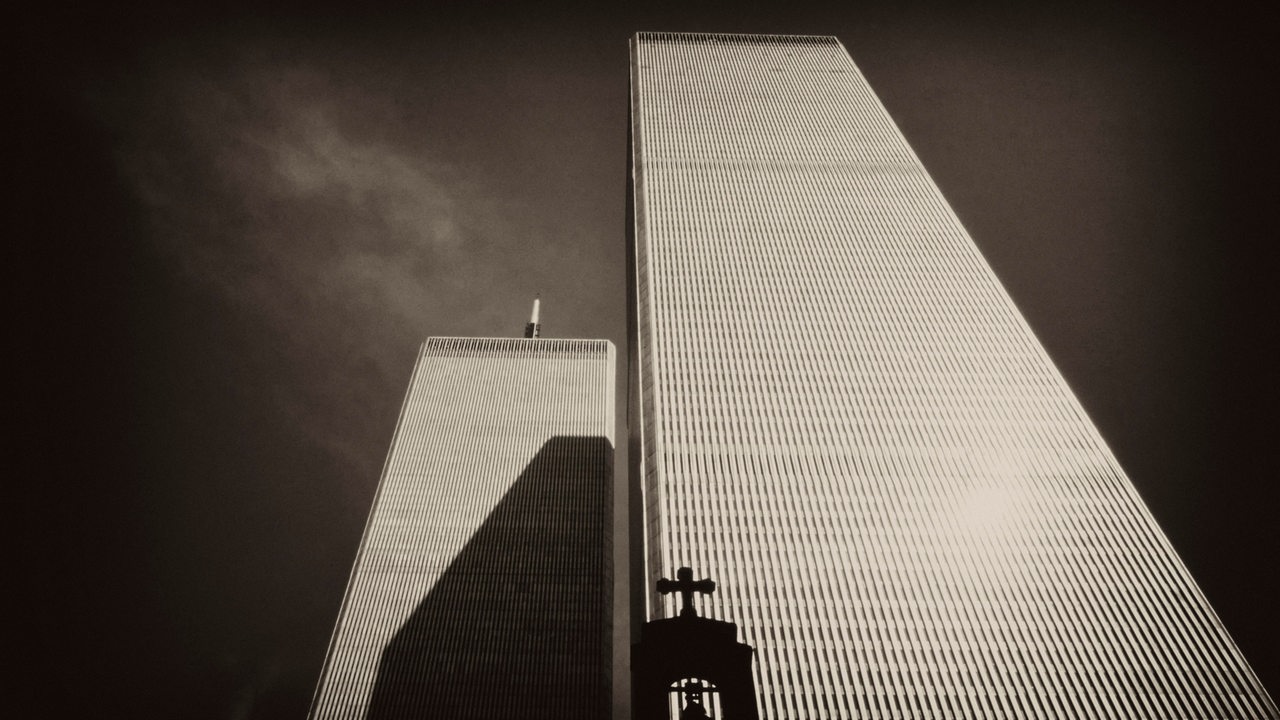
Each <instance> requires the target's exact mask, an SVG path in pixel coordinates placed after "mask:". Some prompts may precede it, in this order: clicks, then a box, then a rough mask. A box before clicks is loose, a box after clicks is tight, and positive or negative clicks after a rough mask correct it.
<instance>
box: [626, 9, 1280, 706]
mask: <svg viewBox="0 0 1280 720" xmlns="http://www.w3.org/2000/svg"><path fill="white" fill-rule="evenodd" d="M630 142H631V156H630V159H631V167H630V173H629V178H628V181H629V193H630V195H631V197H630V203H629V205H630V212H631V217H630V220H629V223H628V225H629V226H628V232H629V234H630V235H631V237H630V246H631V257H630V267H629V272H628V275H629V280H630V282H631V287H630V289H629V294H630V298H629V305H630V325H631V327H630V333H631V357H630V362H629V384H630V387H631V392H630V398H629V408H628V415H629V425H630V435H631V437H630V440H629V442H630V448H631V452H630V463H631V472H632V478H633V482H638V483H640V485H641V489H642V492H643V509H644V553H645V572H646V578H645V587H646V588H647V591H648V593H649V594H648V595H647V596H646V597H645V601H644V604H645V608H644V613H645V614H647V616H648V617H651V618H656V617H669V616H671V615H672V614H674V608H673V606H672V601H671V599H670V598H664V597H661V596H658V595H656V594H652V593H653V588H654V586H655V582H656V580H657V579H658V578H659V577H662V576H666V577H673V573H674V572H675V570H676V568H678V567H681V566H690V567H693V568H694V569H695V570H696V571H697V572H699V573H705V574H707V575H711V576H714V577H715V578H716V580H717V581H718V582H719V589H718V591H717V593H716V594H715V595H714V596H713V597H712V598H711V599H710V600H708V601H705V606H704V610H705V612H706V614H709V615H711V616H713V617H718V618H721V619H724V620H729V621H732V622H735V623H737V624H738V625H739V626H740V627H741V629H742V632H743V635H744V638H743V640H744V641H745V642H747V643H748V644H750V645H753V646H754V647H755V648H756V651H757V656H756V663H755V672H756V678H755V679H756V683H755V685H756V688H757V693H758V701H759V707H760V713H761V717H763V718H797V719H798V718H904V717H910V718H993V717H1008V718H1014V717H1017V718H1024V717H1037V718H1118V717H1125V718H1153V719H1156V718H1175V717H1176V718H1274V717H1277V716H1278V714H1277V710H1276V706H1275V705H1274V703H1273V702H1272V701H1271V700H1270V698H1269V697H1268V696H1267V694H1266V692H1265V690H1264V689H1263V688H1262V687H1261V685H1260V684H1259V683H1258V681H1257V679H1256V677H1255V675H1254V674H1253V672H1252V671H1251V669H1250V668H1249V667H1248V664H1247V663H1246V661H1245V660H1244V658H1243V657H1242V656H1241V654H1240V652H1239V650H1238V649H1237V648H1236V646H1235V644H1234V642H1233V641H1232V640H1231V638H1230V637H1229V636H1228V634H1227V632H1226V630H1225V629H1224V628H1223V626H1222V624H1221V623H1220V621H1219V620H1218V618H1217V617H1216V616H1215V614H1214V612H1213V610H1212V608H1211V607H1210V606H1209V604H1208V602H1207V601H1206V600H1205V598H1204V597H1203V595H1202V594H1201V593H1200V591H1199V589H1198V588H1197V587H1196V585H1195V583H1194V581H1193V580H1192V578H1191V577H1190V575H1189V574H1188V572H1187V570H1186V568H1185V567H1184V566H1183V564H1182V563H1181V561H1180V560H1179V559H1178V557H1177V555H1176V554H1175V553H1174V551H1173V549H1172V548H1171V547H1170V545H1169V543H1168V541H1167V540H1166V538H1165V537H1164V535H1163V534H1162V532H1161V531H1160V529H1159V528H1158V527H1157V525H1156V523H1155V522H1154V520H1153V519H1152V517H1151V515H1150V513H1149V511H1148V510H1147V508H1146V507H1145V506H1144V505H1143V503H1142V501H1141V499H1140V498H1139V497H1138V495H1137V493H1136V492H1135V490H1134V488H1133V486H1132V484H1131V483H1130V481H1129V480H1128V478H1127V477H1126V476H1125V474H1124V472H1123V470H1122V469H1121V468H1120V467H1119V465H1118V464H1117V462H1116V459H1115V458H1114V456H1113V455H1112V453H1111V452H1110V451H1109V449H1108V448H1107V446H1106V444H1105V443H1104V441H1103V440H1102V438H1101V437H1100V436H1099V434H1098V432H1097V430H1096V428H1095V427H1094V426H1093V424H1092V423H1091V422H1090V420H1089V419H1088V417H1087V416H1086V415H1085V413H1084V412H1083V410H1082V408H1081V406H1080V404H1079V402H1078V401H1077V400H1076V399H1075V397H1074V396H1073V395H1072V393H1071V392H1070V390H1069V389H1068V388H1067V386H1066V383H1065V382H1064V380H1063V378H1062V377H1061V375H1060V374H1059V373H1058V372H1057V370H1056V369H1055V367H1054V366H1053V363H1052V362H1051V361H1050V359H1049V358H1048V356H1047V355H1046V354H1045V351H1044V350H1043V348H1042V347H1041V346H1040V344H1039V343H1038V342H1037V340H1036V339H1035V337H1034V335H1033V334H1032V332H1031V331H1030V329H1029V328H1028V326H1027V324H1026V322H1025V321H1024V320H1023V318H1022V317H1021V316H1020V314H1019V313H1018V311H1017V309H1016V308H1015V306H1014V304H1013V303H1012V301H1011V300H1010V298H1009V296H1008V295H1007V294H1006V292H1005V291H1004V289H1003V288H1002V287H1001V285H1000V283H999V282H998V281H997V279H996V278H995V276H994V275H993V273H992V271H991V269H990V268H989V266H988V265H987V264H986V262H985V261H984V260H983V258H982V256H981V254H980V253H979V252H978V250H977V248H976V246H975V245H974V243H973V242H972V240H971V239H970V238H969V237H968V235H967V234H966V232H965V230H964V228H963V227H961V225H960V223H959V221H958V220H957V219H956V217H955V215H954V214H953V213H952V211H951V209H950V208H949V207H948V205H947V203H946V201H945V200H944V199H943V198H942V196H941V194H940V193H939V191H938V189H937V187H936V186H935V185H934V183H933V181H932V180H931V179H930V177H929V175H928V174H927V172H926V171H925V169H924V168H923V167H922V166H921V164H920V161H919V160H918V159H917V158H916V156H915V155H914V153H913V152H912V151H911V149H910V148H909V147H908V145H907V143H906V141H905V140H904V139H903V137H902V135H901V133H900V132H899V131H898V129H897V128H896V126H895V125H894V123H893V122H892V120H891V119H890V118H889V116H888V115H887V113H886V112H885V110H884V108H883V106H882V105H881V104H880V102H879V101H878V100H877V99H876V97H875V95H874V94H873V93H872V91H871V89H870V87H869V86H868V84H867V82H866V80H865V79H864V78H863V77H862V75H861V73H860V72H859V70H858V69H857V67H855V65H854V64H853V62H852V60H851V59H850V57H849V55H848V53H847V52H846V51H845V50H844V48H843V47H842V46H841V45H840V43H839V41H837V40H836V39H835V38H831V37H778V36H734V35H693V34H672V33H641V34H639V35H637V36H636V37H635V38H634V39H633V40H632V43H631V125H630Z"/></svg>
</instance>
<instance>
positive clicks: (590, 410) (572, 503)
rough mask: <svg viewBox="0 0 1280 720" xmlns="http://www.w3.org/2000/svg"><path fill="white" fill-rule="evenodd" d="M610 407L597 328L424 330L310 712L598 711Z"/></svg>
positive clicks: (608, 525) (608, 366) (606, 619)
mask: <svg viewBox="0 0 1280 720" xmlns="http://www.w3.org/2000/svg"><path fill="white" fill-rule="evenodd" d="M533 323H534V324H536V323H537V319H536V317H535V319H534V321H533ZM614 422H615V417H614V349H613V345H612V344H610V343H609V342H608V341H605V340H540V339H519V340H517V339H489V338H430V339H428V340H427V341H426V343H425V344H423V346H422V350H421V352H420V354H419V357H418V361H417V364H416V366H415V367H414V371H413V379H412V380H411V382H410V385H409V390H408V393H407V395H406V397H405V401H404V407H403V409H402V410H401V413H400V420H399V423H398V424H397V426H396V433H395V437H394V439H393V440H392V444H391V450H390V452H389V454H388V456H387V462H386V467H385V468H384V470H383V474H382V480H381V482H380V483H379V485H378V491H377V496H376V498H375V500H374V506H373V509H372V511H371V512H370V515H369V521H368V524H367V525H366V527H365V532H364V537H363V539H362V540H361V543H360V549H359V552H358V556H357V558H356V563H355V567H354V569H353V570H352V573H351V579H350V581H349V584H348V587H347V592H346V596H345V598H344V599H343V603H342V609H341V612H340V615H339V617H338V622H337V626H336V627H335V629H334V633H333V638H332V640H331V641H330V647H329V652H328V655H327V657H326V660H325V665H324V670H323V671H322V674H321V678H320V683H319V685H318V687H317V689H316V695H315V699H314V700H313V702H312V708H311V717H313V718H365V717H368V718H407V717H414V718H418V717H431V718H443V719H448V718H462V717H468V718H470V717H486V718H545V719H547V720H550V719H552V718H554V719H555V720H562V719H563V718H583V719H588V718H589V719H592V720H594V719H595V718H600V717H606V716H607V715H608V713H609V708H610V702H611V698H610V671H609V668H610V666H611V660H612V655H611V633H612V627H611V621H612V610H611V602H612V557H611V554H610V553H611V547H612V544H611V542H612V528H613V509H612V508H613V506H612V497H613V494H612V478H613V426H614Z"/></svg>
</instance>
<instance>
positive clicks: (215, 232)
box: [5, 3, 1280, 718]
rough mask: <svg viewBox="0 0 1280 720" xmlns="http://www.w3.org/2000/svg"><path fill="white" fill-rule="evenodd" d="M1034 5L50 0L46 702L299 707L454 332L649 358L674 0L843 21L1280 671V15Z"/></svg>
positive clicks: (735, 26) (41, 181)
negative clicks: (583, 343) (639, 251)
mask: <svg viewBox="0 0 1280 720" xmlns="http://www.w3.org/2000/svg"><path fill="white" fill-rule="evenodd" d="M1014 7H1015V6H1012V5H1011V6H1008V7H1005V6H996V5H991V4H979V5H969V6H964V7H961V6H957V5H953V4H947V5H945V6H941V5H938V6H931V5H912V4H904V3H885V4H880V5H866V6H859V5H856V4H854V3H840V4H832V5H830V6H821V7H813V6H806V5H799V4H794V3H773V4H770V5H769V6H762V7H752V6H744V5H733V6H726V7H724V8H714V7H712V6H709V5H692V4H686V5H677V6H675V8H674V9H666V8H665V6H653V7H652V8H650V9H640V8H627V9H621V10H615V11H611V12H607V13H606V12H604V11H600V10H592V11H577V10H574V9H570V8H549V7H547V6H542V7H541V8H540V9H539V10H538V11H536V12H535V11H521V10H516V9H512V8H510V7H502V6H496V5H482V7H481V8H480V9H476V10H473V11H470V13H469V14H466V15H463V14H460V13H458V12H457V11H444V10H439V9H436V7H435V6H433V5H431V4H430V3H417V4H414V5H412V6H406V7H405V8H400V9H385V10H380V11H377V12H374V11H371V10H370V11H366V10H356V9H354V8H353V7H351V8H340V7H337V6H332V5H323V4H322V5H315V4H305V5H304V4H297V5H293V6H276V7H272V8H263V7H261V6H257V5H250V4H247V3H246V4H242V5H237V4H235V3H232V4H229V5H228V4H219V5H218V7H217V8H216V9H215V8H212V7H206V6H202V5H192V4H182V3H176V4H174V3H164V4H156V5H154V6H152V7H147V6H146V5H145V4H144V5H141V6H137V7H136V8H135V9H131V10H127V11H113V12H111V13H107V12H101V13H97V12H93V11H79V10H76V11H72V10H66V11H61V12H59V11H56V10H46V11H44V12H43V13H42V15H40V16H38V17H37V16H35V15H31V16H24V17H18V18H17V19H16V20H15V21H14V24H13V27H12V28H11V29H10V30H9V32H8V37H7V40H6V45H8V49H9V50H10V51H11V53H10V54H11V56H12V58H13V60H12V61H11V62H9V63H7V65H8V66H9V70H10V74H11V83H10V85H11V87H12V88H14V94H13V96H12V97H13V101H12V104H11V106H10V108H9V111H8V113H7V114H8V115H9V116H10V117H11V119H14V118H16V125H17V127H16V130H15V131H14V132H13V133H11V135H10V138H11V141H10V147H11V148H12V149H16V152H12V151H11V152H12V155H14V156H15V158H14V164H13V165H11V166H10V168H11V169H10V173H9V177H10V182H11V185H12V186H13V187H12V191H11V193H10V196H11V197H12V198H13V199H15V200H16V203H15V208H16V210H17V213H10V214H9V223H10V228H9V232H8V233H7V240H8V249H7V251H6V255H7V257H8V262H6V263H5V268H6V272H7V274H8V275H9V277H8V282H6V283H5V286H6V288H7V292H8V293H9V298H10V300H9V305H10V307H11V308H13V310H14V311H15V314H16V323H14V332H13V334H12V338H13V340H12V347H13V351H12V352H11V356H13V357H14V358H15V360H16V362H15V364H14V367H15V372H14V373H13V374H12V375H11V377H12V378H13V384H14V389H15V391H16V392H15V393H14V397H15V398H16V400H15V401H14V402H12V403H10V408H11V410H10V414H11V422H10V425H11V427H14V428H15V431H13V432H12V433H11V436H12V437H14V438H15V439H16V443H15V444H14V446H13V450H12V451H11V453H10V455H11V457H14V458H16V460H17V462H16V463H13V464H12V465H14V466H15V467H16V471H15V472H11V473H10V474H9V475H10V480H9V483H8V487H9V488H10V490H9V494H10V497H11V501H10V503H9V505H10V507H12V508H13V512H12V516H14V517H16V522H13V523H10V524H9V527H10V532H11V534H12V540H11V542H10V544H9V547H10V548H11V552H12V556H13V557H14V558H15V559H16V565H15V567H14V568H13V570H11V572H10V575H9V577H10V583H9V590H8V595H9V596H10V597H11V598H14V597H16V598H17V599H18V600H19V603H18V604H19V606H20V609H21V612H20V614H17V615H11V616H10V617H9V623H10V626H11V628H13V629H11V630H10V634H11V635H12V636H14V637H15V638H16V641H17V645H18V648H17V650H18V651H14V650H11V651H10V653H9V655H10V656H11V657H16V658H21V660H22V664H23V667H21V668H20V674H19V675H18V677H17V683H16V685H15V687H16V688H17V689H18V690H19V691H20V692H18V695H19V698H20V699H19V702H18V705H19V707H24V706H29V711H28V712H26V713H25V716H30V717H39V716H51V717H52V716H60V715H63V714H67V713H69V712H71V711H77V712H93V713H95V714H97V715H99V716H105V717H113V716H117V715H121V714H124V713H129V714H131V715H133V716H137V717H179V716H181V717H189V718H275V717H281V718H300V717H302V716H303V715H304V714H305V712H306V709H307V705H308V703H309V700H310V695H311V691H312V689H313V687H314V683H315V680H316V678H317V676H318V673H319V669H320V663H321V660H322V658H323V654H324V650H325V646H326V643H327V641H328V636H329V633H330V630H331V628H332V625H333V622H334V620H335V618H336V615H337V610H338V603H339V601H340V599H341V594H342V591H343V587H344V584H345V582H346V577H347V572H348V570H349V568H350V564H351V561H352V559H353V557H354V553H355V548H356V543H357V541H358V538H359V534H360V531H361V528H362V526H363V522H364V519H365V515H366V513H367V512H368V509H369V505H370V501H371V499H372V493H373V490H374V487H375V484H376V483H377V479H378V474H379V472H380V469H381V464H382V461H383V459H384V457H385V453H386V450H387V447H388V443H389V441H390V438H391V432H392V429H393V427H394V424H395V419H396V413H397V412H398V409H399V404H400V401H401V399H402V397H403V393H404V390H405V387H406V384H407V382H408V379H409V373H410V370H411V368H412V364H413V360H414V354H415V351H416V348H417V346H418V344H419V343H420V342H421V341H422V339H423V338H425V337H426V336H428V335H477V336H493V335H517V334H519V332H520V331H521V329H522V328H523V324H524V322H525V319H526V313H527V312H528V305H529V301H530V300H531V298H532V297H533V295H534V294H535V293H538V292H540V293H541V294H542V298H543V320H544V329H545V334H546V335H547V336H550V337H588V338H594V337H605V338H609V339H611V340H612V341H613V342H614V343H615V345H617V346H618V348H619V350H620V351H622V352H620V357H625V337H624V308H625V305H624V303H625V298H624V292H623V287H624V278H623V258H624V255H623V250H624V247H623V243H624V230H623V211H624V173H625V162H626V152H627V148H626V102H627V48H626V40H627V38H628V37H629V36H630V35H631V34H632V33H633V32H634V31H636V30H685V31H725V32H802V33H815V34H833V35H836V36H838V37H839V38H840V39H841V40H842V41H843V42H844V44H845V46H846V47H847V48H848V49H849V51H850V53H851V54H852V55H853V58H854V60H855V61H856V62H857V63H858V65H859V66H860V67H861V68H862V70H863V72H864V73H865V74H866V76H867V77H868V79H869V80H870V82H871V84H872V86H873V88H874V89H875V90H876V92H877V93H878V94H879V96H880V98H881V99H882V100H883V102H884V103H885V105H886V106H887V107H888V109H889V111H890V113H891V114H892V115H893V117H894V118H895V119H896V120H897V122H898V123H899V126H900V127H901V128H902V130H903V132H904V134H905V135H906V137H907V139H908V141H909V142H910V143H911V145H912V147H913V148H914V149H915V151H916V153H917V154H918V155H919V156H920V158H921V159H922V161H923V162H924V164H925V166H926V167H927V168H928V170H929V171H930V173H931V174H932V175H933V177H934V179H935V180H936V181H937V183H938V185H939V186H940V187H941V189H942V191H943V193H944V195H945V196H946V197H947V199H948V200H949V201H950V203H951V205H952V207H953V208H954V209H955V211H956V213H957V215H958V216H959V217H960V219H961V221H962V222H963V223H964V225H965V227H966V228H967V229H968V230H969V232H970V234H971V235H972V236H973V237H974V239H975V241H976V242H977V243H978V245H979V247H980V248H981V250H982V252H983V253H984V254H985V256H986V257H987V258H988V260H989V261H990V263H991V264H992V266H993V267H994V268H995V271H996V274H997V275H998V276H999V277H1000V278H1001V280H1002V281H1003V282H1004V284H1005V286H1006V288H1008V290H1009V292H1010V293H1011V295H1012V296H1013V298H1014V300H1015V301H1016V302H1017V304H1018V306H1019V308H1021V310H1022V311H1023V313H1024V314H1025V315H1026V317H1027V319H1028V321H1029V323H1030V325H1031V327H1032V328H1033V329H1034V330H1035V332H1036V333H1037V335H1038V336H1039V338H1040V339H1041V341H1042V342H1043V343H1044V345H1045V346H1046V347H1047V349H1048V351H1049V354H1050V355H1051V356H1052V357H1053V358H1054V359H1055V361H1056V362H1057V363H1058V366H1059V368H1060V369H1061V370H1062V372H1063V374H1064V375H1065V376H1066V378H1067V380H1068V382H1069V383H1070V385H1071V387H1072V389H1073V390H1074V391H1075V392H1076V393H1077V395H1078V397H1079V398H1080V400H1081V402H1082V403H1083V404H1084V406H1085V408H1086V410H1087V411H1088V412H1089V414H1090V416H1091V417H1092V418H1093V419H1094V421H1095V422H1096V423H1097V425H1098V426H1099V428H1100V429H1101V432H1102V435H1103V436H1104V437H1105V438H1106V439H1107V441H1108V442H1109V443H1110V444H1111V447H1112V448H1113V450H1114V451H1115V453H1116V454H1117V455H1118V456H1119V458H1120V461H1121V464H1122V465H1123V466H1124V467H1125V468H1126V470H1127V471H1128V472H1129V474H1130V476H1131V477H1132V478H1133V481H1134V482H1135V484H1136V485H1137V487H1138V489H1139V491H1140V492H1141V494H1142V496H1143V497H1144V498H1145V499H1146V501H1147V503H1148V504H1149V506H1150V507H1151V509H1152V511H1153V513H1154V514H1155V516H1156V518H1157V519H1158V520H1159V522H1160V524H1161V526H1162V527H1164V528H1165V530H1166V531H1167V533H1168V535H1169V538H1170V540H1171V542H1172V544H1173V546H1174V547H1175V548H1176V549H1177V551H1178V552H1179V553H1180V554H1181V556H1182V557H1183V558H1184V559H1185V560H1186V562H1187V564H1188V566H1189V567H1190V569H1191V571H1192V573H1193V575H1194V576H1195V577H1196V579H1197V580H1198V581H1199V582H1200V584H1201V587H1202V588H1203V589H1204V591H1205V593H1206V595H1207V596H1208V597H1209V599H1210V601H1211V602H1212V603H1213V604H1214V605H1215V607H1216V608H1217V610H1218V612H1219V614H1220V616H1221V618H1222V620H1223V623H1224V624H1225V626H1226V628H1227V629H1228V630H1229V631H1230V632H1231V633H1232V635H1233V636H1234V637H1235V638H1236V640H1237V642H1238V643H1239V644H1240V646H1241V647H1242V649H1243V650H1244V652H1245V655H1246V656H1247V657H1248V658H1249V659H1250V660H1251V662H1252V663H1253V665H1254V667H1255V668H1256V669H1257V670H1258V672H1259V674H1260V675H1261V676H1262V679H1263V682H1264V683H1265V684H1266V685H1267V686H1268V687H1270V688H1271V689H1272V690H1273V691H1274V690H1276V689H1277V688H1280V621H1278V620H1277V617H1276V614H1275V611H1274V610H1272V609H1271V606H1273V605H1275V598H1276V597H1277V595H1278V591H1280V573H1278V572H1277V570H1276V562H1275V560H1274V557H1273V556H1274V555H1275V554H1276V552H1277V550H1280V532H1278V531H1277V529H1276V523H1275V522H1274V517H1275V512H1276V508H1277V500H1278V499H1280V492H1278V491H1277V489H1276V481H1277V477H1278V476H1277V453H1276V449H1275V442H1276V438H1277V436H1278V435H1280V432H1278V431H1280V422H1278V421H1277V419H1276V413H1275V408H1276V407H1277V406H1278V401H1280V397H1277V396H1278V395H1280V393H1277V372H1276V368H1275V360H1274V357H1275V356H1274V355H1273V354H1272V352H1271V348H1272V347H1273V346H1275V344H1276V343H1275V341H1276V339H1277V337H1276V336H1277V312H1276V301H1275V299H1274V291H1273V286H1274V285H1275V283H1276V281H1277V279H1280V273H1278V272H1277V269H1278V268H1277V265H1276V263H1275V261H1274V260H1273V259H1272V257H1271V256H1272V253H1271V248H1272V246H1273V245H1274V244H1275V243H1276V240H1277V238H1278V237H1280V235H1278V233H1277V223H1276V220H1275V210H1274V207H1275V203H1276V198H1277V197H1280V193H1277V189H1278V188H1277V182H1276V178H1275V168H1276V167H1277V161H1278V160H1280V153H1277V147H1276V139H1275V129H1276V127H1278V126H1280V124H1278V123H1277V120H1280V117H1278V116H1277V114H1276V113H1275V112H1274V108H1273V107H1271V103H1272V101H1273V98H1272V96H1273V94H1274V89H1273V87H1272V85H1273V82H1274V78H1275V77H1276V76H1277V75H1276V70H1277V67H1276V64H1277V63H1276V61H1275V60H1274V59H1273V57H1272V56H1271V45H1272V43H1273V41H1274V40H1275V38H1274V37H1273V35H1274V33H1273V32H1272V31H1271V30H1269V28H1271V27H1273V23H1272V22H1271V21H1269V20H1268V18H1267V17H1266V14H1265V12H1264V10H1263V9H1262V5H1261V4H1259V5H1256V6H1252V5H1236V6H1226V5H1223V4H1213V5H1211V6H1205V7H1201V8H1200V9H1199V10H1196V11H1194V12H1189V11H1183V10H1177V9H1175V8H1173V7H1169V6H1165V5H1157V4H1152V5H1151V6H1149V7H1148V6H1137V5H1128V6H1126V7H1124V8H1117V7H1116V6H1114V5H1112V4H1102V3H1099V4H1096V5H1092V4H1088V3H1085V4H1079V3H1077V4H1072V5H1070V6H1069V7H1065V8H1063V9H1062V10H1060V11H1052V12H1050V11H1028V10H1021V9H1014ZM622 370H623V369H622V368H619V371H620V372H622Z"/></svg>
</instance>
